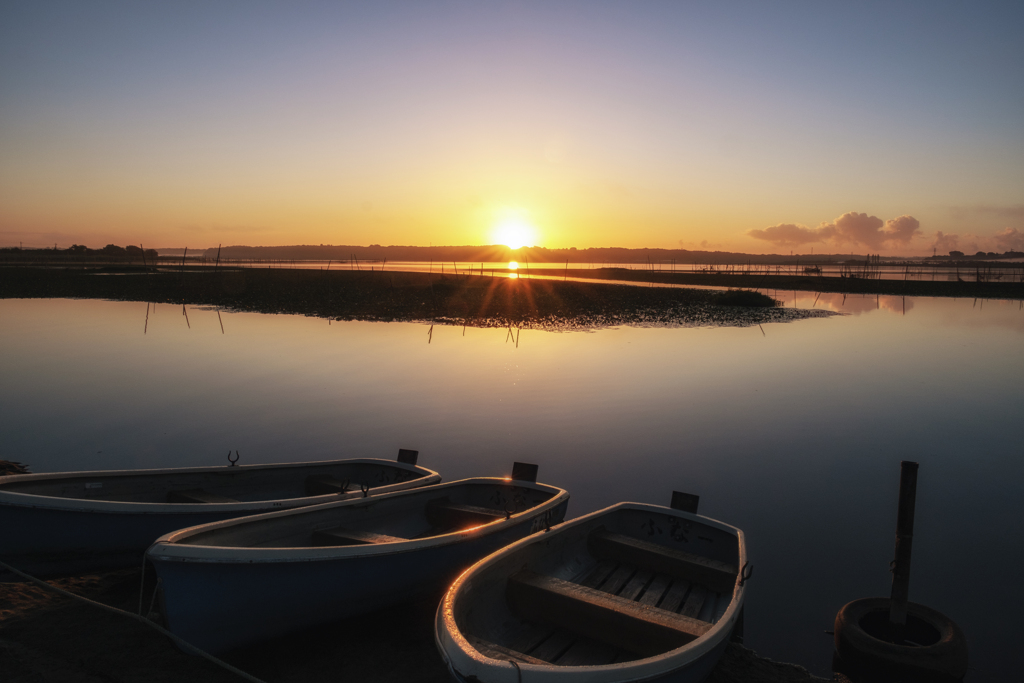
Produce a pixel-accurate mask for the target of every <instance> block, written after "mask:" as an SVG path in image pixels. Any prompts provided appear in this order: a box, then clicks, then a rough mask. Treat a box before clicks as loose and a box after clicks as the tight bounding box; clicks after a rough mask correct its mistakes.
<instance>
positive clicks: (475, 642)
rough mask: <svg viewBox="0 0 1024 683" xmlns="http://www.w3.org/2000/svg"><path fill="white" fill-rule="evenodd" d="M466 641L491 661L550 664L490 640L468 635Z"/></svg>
mask: <svg viewBox="0 0 1024 683" xmlns="http://www.w3.org/2000/svg"><path fill="white" fill-rule="evenodd" d="M466 640H468V641H469V644H470V645H472V646H473V648H474V649H475V650H476V651H477V652H479V653H480V654H482V655H483V656H485V657H490V658H491V659H500V660H504V661H507V660H513V661H516V662H522V663H523V664H547V663H548V662H545V661H544V660H543V659H537V658H536V657H531V656H530V655H528V654H525V653H523V652H517V651H516V650H513V649H512V648H508V647H505V646H503V645H499V644H498V643H492V642H491V641H489V640H484V639H483V638H478V637H477V636H472V635H468V634H467V635H466Z"/></svg>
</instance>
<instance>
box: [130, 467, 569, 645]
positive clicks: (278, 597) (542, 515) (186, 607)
mask: <svg viewBox="0 0 1024 683" xmlns="http://www.w3.org/2000/svg"><path fill="white" fill-rule="evenodd" d="M470 481H473V480H470ZM456 483H457V482H456ZM517 483H518V482H517ZM454 485H455V484H448V485H439V486H435V487H429V488H424V489H420V490H418V491H411V492H407V493H396V494H391V495H386V496H380V497H379V498H378V500H379V501H386V500H387V499H392V498H395V497H399V496H409V495H416V494H420V493H424V494H425V493H426V492H427V491H429V490H431V489H443V488H444V487H448V486H454ZM534 486H541V485H534ZM548 488H550V487H548ZM555 490H556V491H561V490H560V489H555ZM336 505H338V506H343V505H346V504H344V503H343V504H329V505H323V506H316V507H315V508H313V507H311V508H306V509H305V510H303V511H294V512H289V513H274V514H271V515H261V516H260V517H253V518H249V519H247V520H243V522H242V523H251V522H258V521H259V520H260V518H267V519H270V518H274V517H284V516H287V515H291V514H296V513H306V512H310V513H314V514H317V513H318V512H319V509H320V508H332V507H335V506H336ZM567 506H568V494H566V493H565V492H564V491H561V493H560V494H559V495H557V496H555V497H554V498H553V499H552V500H551V501H549V503H546V504H544V505H541V506H539V507H538V509H536V510H534V511H533V512H532V513H524V514H521V515H516V516H514V517H512V518H511V519H507V520H501V521H499V522H495V523H494V524H493V525H490V526H492V527H493V528H488V526H481V527H478V528H475V529H471V530H468V531H465V532H460V533H453V534H446V535H444V536H439V537H437V538H436V539H430V538H427V539H420V540H416V541H410V542H408V543H388V544H387V545H388V546H390V547H387V548H384V547H382V546H377V547H370V548H369V550H367V551H365V553H364V551H362V550H361V549H360V548H362V546H360V547H352V546H342V547H339V548H338V549H337V550H333V549H331V548H314V549H309V550H306V549H301V548H296V549H284V550H282V552H281V553H270V556H267V555H268V553H267V552H261V551H265V550H266V549H264V548H252V549H246V548H241V549H238V548H216V547H213V548H210V547H204V548H202V549H201V550H202V552H197V553H196V554H195V555H194V556H192V557H189V556H188V551H187V550H184V551H179V550H178V549H177V548H175V547H173V545H172V544H169V543H165V542H164V540H165V539H168V538H171V537H174V534H169V535H168V536H167V537H165V539H161V540H160V541H158V542H157V543H156V544H154V546H153V547H152V548H151V549H150V550H149V552H148V558H149V560H150V561H151V562H152V563H153V565H154V567H155V569H156V572H157V574H158V576H159V577H160V581H161V586H162V588H161V590H162V598H161V605H162V614H163V617H164V620H165V622H166V624H167V627H168V628H169V629H170V630H171V631H172V632H173V633H174V634H175V635H178V636H180V637H181V638H183V639H184V640H185V641H187V642H189V643H190V644H192V645H195V646H196V647H199V648H201V649H203V650H206V651H208V652H214V653H216V652H223V651H225V650H230V649H232V648H235V647H239V646H241V645H245V644H248V643H252V642H257V641H261V640H266V639H269V638H274V637H278V636H282V635H285V634H287V633H291V632H295V631H298V630H302V629H305V628H309V627H312V626H316V625H318V624H323V623H327V622H331V621H336V620H338V619H342V618H345V617H350V616H354V615H358V614H363V613H367V612H371V611H374V610H378V609H382V608H384V607H387V606H390V605H394V604H398V603H401V602H405V601H408V600H413V599H416V598H421V597H428V596H431V595H436V596H438V597H439V596H440V594H441V593H442V592H443V591H444V589H445V588H446V587H447V586H448V585H449V584H450V583H451V581H452V580H454V579H455V578H456V577H457V576H458V574H459V573H461V572H462V571H463V570H464V569H465V568H466V567H468V566H469V565H471V564H472V563H473V562H475V561H477V560H478V559H480V558H481V557H484V556H485V555H488V554H490V553H492V552H494V551H495V550H497V549H499V548H501V547H504V546H505V545H508V544H509V543H512V542H515V541H517V540H519V539H521V538H524V537H525V536H528V535H530V534H531V533H533V532H535V531H537V530H538V529H541V528H544V526H545V525H548V524H555V523H558V522H559V521H561V520H562V519H563V518H564V516H565V511H566V508H567ZM229 524H232V525H233V524H235V523H229ZM239 528H241V527H239ZM190 531H192V532H197V533H199V532H201V528H200V529H193V530H190ZM403 546H407V548H403ZM183 553H184V555H183ZM261 555H263V557H261Z"/></svg>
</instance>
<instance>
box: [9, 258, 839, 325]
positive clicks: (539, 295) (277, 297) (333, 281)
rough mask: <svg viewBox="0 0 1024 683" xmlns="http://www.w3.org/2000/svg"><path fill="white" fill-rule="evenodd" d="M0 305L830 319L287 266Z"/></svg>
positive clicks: (401, 316) (117, 278)
mask: <svg viewBox="0 0 1024 683" xmlns="http://www.w3.org/2000/svg"><path fill="white" fill-rule="evenodd" d="M0 298H88V299H113V300H121V301H147V302H155V303H169V304H187V305H207V306H218V307H223V308H227V309H232V310H237V311H254V312H261V313H291V314H301V315H309V316H317V317H322V318H332V319H336V320H372V321H413V322H430V323H435V324H449V325H471V326H474V327H507V326H510V325H511V326H517V327H526V328H545V329H581V328H582V329H587V328H596V327H605V326H616V325H644V326H717V325H728V326H750V325H758V324H763V323H767V322H786V321H792V320H798V319H801V318H808V317H820V316H827V315H831V314H830V313H828V312H825V311H808V310H796V309H783V308H778V307H777V306H776V302H775V301H774V300H773V299H771V297H768V296H766V295H764V294H758V293H755V292H750V291H721V290H711V289H682V288H665V287H642V286H633V285H621V284H610V283H605V282H571V281H570V282H559V281H555V280H534V279H523V278H519V279H511V278H509V277H507V276H494V277H491V276H488V275H484V276H480V275H465V274H463V275H457V276H456V275H439V274H427V273H407V272H393V273H392V272H382V271H380V270H377V271H325V270H287V269H234V270H224V269H220V270H214V269H209V268H206V269H194V270H183V271H174V270H170V271H168V270H151V269H141V268H138V269H124V268H122V269H117V270H114V269H81V268H79V269H66V268H49V269H47V268H28V267H3V268H0Z"/></svg>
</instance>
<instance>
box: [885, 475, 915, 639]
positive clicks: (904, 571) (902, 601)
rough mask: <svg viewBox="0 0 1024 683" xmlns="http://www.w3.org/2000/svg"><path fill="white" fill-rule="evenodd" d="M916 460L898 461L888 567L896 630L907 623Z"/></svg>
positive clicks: (891, 615)
mask: <svg viewBox="0 0 1024 683" xmlns="http://www.w3.org/2000/svg"><path fill="white" fill-rule="evenodd" d="M917 467H918V464H917V463H916V462H910V461H909V460H904V461H903V462H901V463H900V502H899V511H898V512H897V514H896V559H894V560H893V568H892V593H891V594H890V597H889V623H890V624H891V625H892V627H893V629H894V630H895V631H896V632H897V633H901V632H902V630H903V628H904V627H905V626H906V625H907V601H908V600H909V591H910V549H911V545H912V543H913V540H914V506H915V504H916V502H917Z"/></svg>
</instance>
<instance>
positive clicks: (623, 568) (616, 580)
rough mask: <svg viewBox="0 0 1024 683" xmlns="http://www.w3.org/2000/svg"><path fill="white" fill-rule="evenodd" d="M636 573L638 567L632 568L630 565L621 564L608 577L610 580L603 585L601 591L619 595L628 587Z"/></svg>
mask: <svg viewBox="0 0 1024 683" xmlns="http://www.w3.org/2000/svg"><path fill="white" fill-rule="evenodd" d="M635 573H636V567H631V566H629V565H628V564H621V565H619V567H618V568H617V569H616V570H615V571H613V572H612V575H611V576H609V577H608V580H606V581H605V582H604V583H603V584H602V585H601V588H600V590H601V591H603V592H605V593H611V594H612V595H617V594H618V592H619V591H620V590H622V587H623V586H625V585H626V582H627V581H629V580H630V578H632V576H633V574H635Z"/></svg>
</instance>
